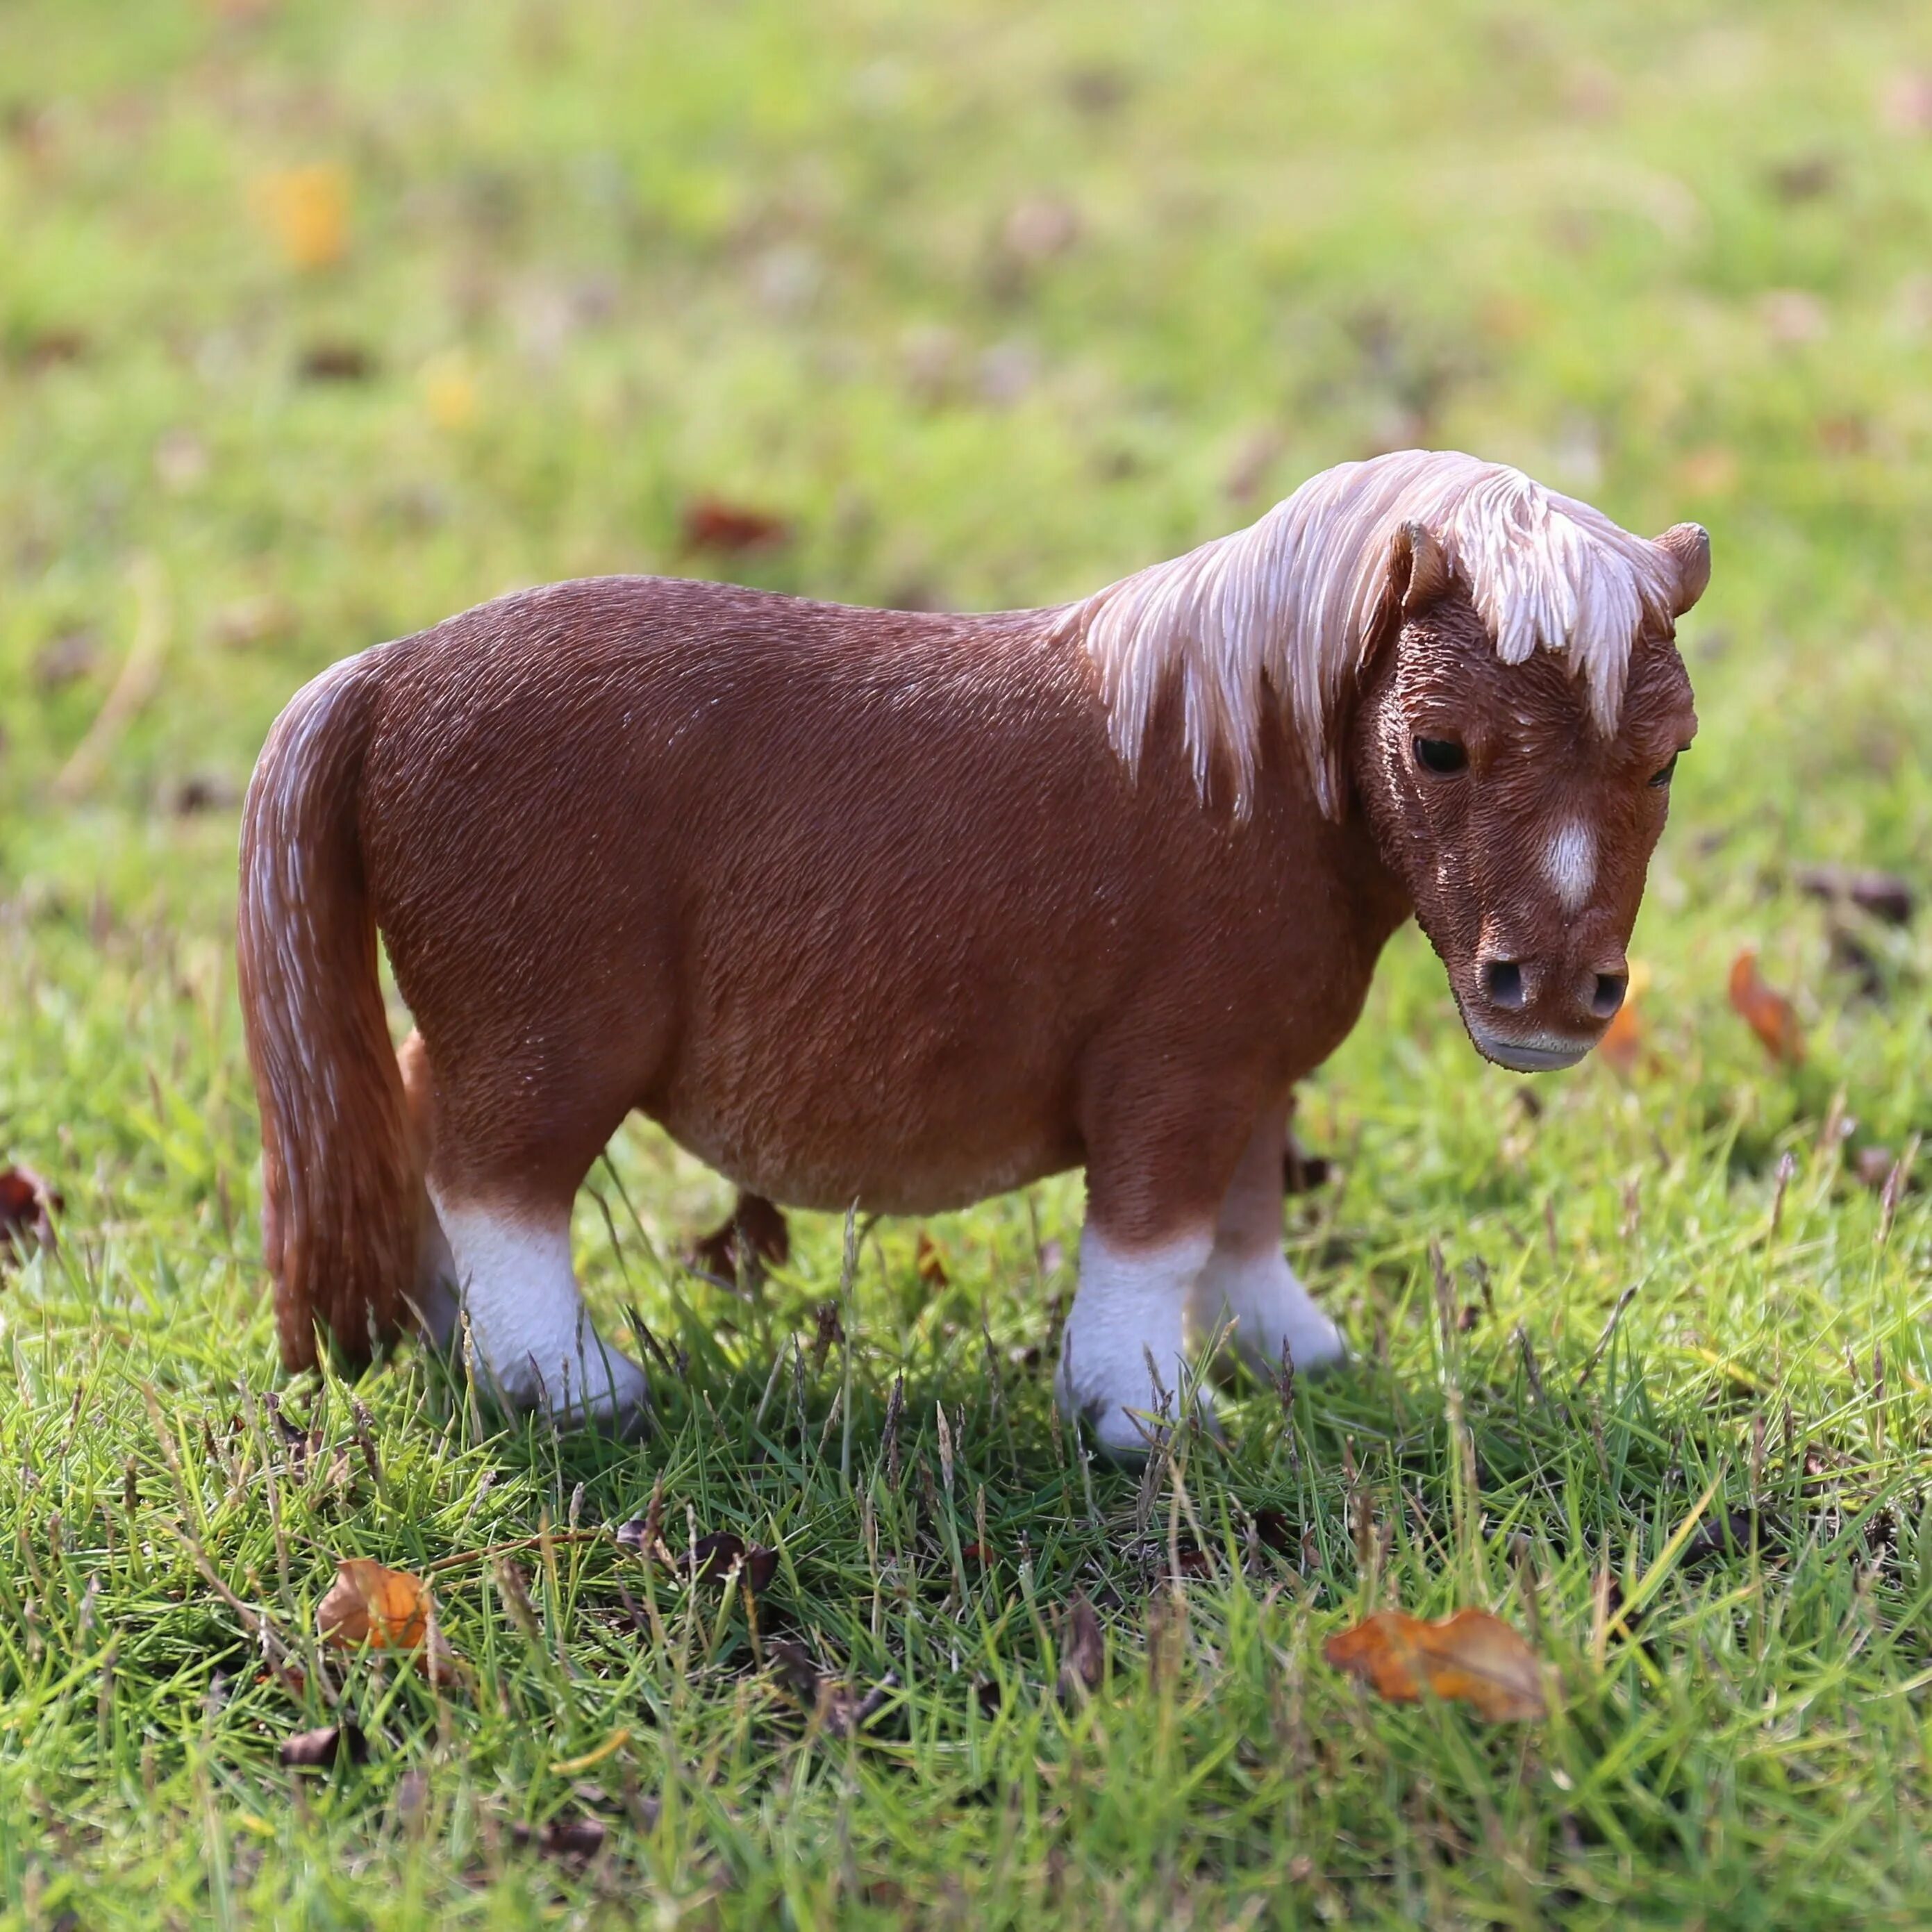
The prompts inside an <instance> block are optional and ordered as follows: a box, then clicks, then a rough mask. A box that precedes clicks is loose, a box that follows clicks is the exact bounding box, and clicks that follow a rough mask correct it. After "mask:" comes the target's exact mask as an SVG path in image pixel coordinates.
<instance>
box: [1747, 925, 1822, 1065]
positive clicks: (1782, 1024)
mask: <svg viewBox="0 0 1932 1932" xmlns="http://www.w3.org/2000/svg"><path fill="white" fill-rule="evenodd" d="M1731 1004H1732V1006H1733V1008H1735V1009H1736V1012H1737V1013H1738V1014H1739V1017H1740V1018H1742V1019H1743V1020H1744V1022H1745V1024H1746V1025H1748V1026H1749V1027H1750V1028H1751V1031H1752V1032H1753V1033H1754V1034H1757V1037H1758V1038H1759V1040H1760V1041H1761V1042H1762V1043H1763V1046H1764V1050H1765V1052H1767V1053H1768V1054H1769V1055H1771V1057H1772V1059H1774V1060H1776V1061H1782V1062H1783V1063H1784V1064H1786V1065H1787V1066H1790V1067H1796V1066H1797V1065H1799V1063H1800V1062H1802V1061H1803V1059H1804V1058H1805V1031H1804V1028H1802V1027H1801V1026H1800V1025H1799V1022H1798V1010H1797V1008H1796V1007H1794V1006H1793V1004H1791V1002H1790V1001H1789V1000H1787V998H1785V997H1784V995H1783V994H1782V993H1781V992H1779V991H1778V989H1777V988H1776V987H1775V986H1772V984H1771V983H1769V981H1768V980H1766V979H1765V978H1764V977H1763V975H1762V974H1760V972H1759V971H1758V970H1757V949H1756V948H1755V947H1750V946H1747V947H1745V950H1743V951H1742V953H1739V955H1738V956H1737V957H1736V959H1733V961H1732V962H1731Z"/></svg>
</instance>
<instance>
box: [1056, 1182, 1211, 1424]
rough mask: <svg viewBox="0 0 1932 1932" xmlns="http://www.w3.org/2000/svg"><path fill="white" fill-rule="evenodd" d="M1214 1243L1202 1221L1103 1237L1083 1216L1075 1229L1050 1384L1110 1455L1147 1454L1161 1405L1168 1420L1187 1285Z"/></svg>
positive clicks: (1175, 1393) (1175, 1395) (1176, 1397)
mask: <svg viewBox="0 0 1932 1932" xmlns="http://www.w3.org/2000/svg"><path fill="white" fill-rule="evenodd" d="M1213 1247H1214V1236H1213V1235H1211V1233H1210V1232H1208V1229H1205V1228H1203V1229H1199V1230H1198V1231H1197V1232H1192V1233H1184V1234H1179V1235H1175V1236H1174V1237H1172V1238H1170V1239H1169V1240H1166V1241H1155V1242H1153V1243H1151V1244H1146V1245H1142V1246H1136V1245H1133V1244H1129V1243H1126V1242H1124V1241H1120V1240H1119V1239H1118V1238H1112V1237H1110V1236H1109V1234H1108V1232H1107V1231H1106V1229H1105V1228H1103V1227H1102V1226H1099V1225H1098V1224H1097V1223H1096V1222H1095V1221H1094V1220H1093V1219H1092V1218H1091V1217H1090V1218H1089V1219H1088V1223H1087V1226H1085V1229H1082V1232H1081V1236H1080V1285H1079V1288H1078V1289H1076V1292H1075V1294H1074V1297H1073V1308H1072V1310H1070V1312H1069V1313H1068V1315H1067V1328H1066V1330H1065V1332H1064V1334H1062V1335H1061V1342H1060V1371H1059V1373H1058V1376H1057V1377H1056V1378H1055V1383H1054V1393H1055V1396H1056V1397H1058V1400H1059V1403H1060V1406H1061V1409H1062V1410H1063V1411H1064V1412H1065V1413H1066V1414H1067V1415H1069V1416H1070V1417H1073V1418H1076V1419H1079V1420H1084V1421H1087V1422H1088V1423H1089V1424H1091V1425H1092V1427H1093V1430H1094V1435H1095V1436H1097V1438H1098V1439H1099V1441H1100V1446H1101V1448H1103V1449H1104V1450H1105V1451H1107V1453H1108V1454H1109V1455H1112V1456H1121V1457H1127V1456H1138V1455H1144V1454H1145V1453H1146V1451H1147V1449H1148V1444H1149V1442H1150V1440H1151V1438H1152V1437H1153V1436H1154V1434H1155V1433H1157V1431H1158V1430H1160V1427H1161V1426H1162V1425H1161V1422H1160V1419H1159V1418H1160V1417H1161V1415H1162V1414H1163V1411H1165V1413H1166V1418H1168V1420H1169V1421H1172V1418H1174V1416H1175V1414H1176V1412H1178V1408H1179V1405H1180V1402H1181V1374H1182V1370H1183V1367H1184V1365H1185V1364H1186V1362H1187V1298H1188V1293H1189V1291H1190V1289H1192V1288H1193V1285H1194V1280H1195V1277H1196V1276H1197V1275H1199V1273H1200V1272H1201V1269H1202V1264H1203V1263H1204V1262H1206V1260H1207V1259H1208V1254H1209V1253H1210V1251H1211V1249H1212V1248H1213Z"/></svg>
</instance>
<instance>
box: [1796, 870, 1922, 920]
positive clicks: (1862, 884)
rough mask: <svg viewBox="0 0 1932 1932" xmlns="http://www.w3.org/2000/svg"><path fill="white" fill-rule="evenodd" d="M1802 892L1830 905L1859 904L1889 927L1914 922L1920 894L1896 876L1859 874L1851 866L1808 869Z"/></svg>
mask: <svg viewBox="0 0 1932 1932" xmlns="http://www.w3.org/2000/svg"><path fill="white" fill-rule="evenodd" d="M1798 886H1799V890H1800V891H1801V892H1805V893H1808V895H1810V896H1811V898H1814V899H1823V900H1824V901H1826V902H1827V904H1851V905H1855V906H1856V907H1858V910H1860V911H1861V912H1868V913H1870V914H1871V916H1873V918H1874V919H1882V920H1883V921H1884V922H1885V924H1886V925H1888V926H1905V925H1908V924H1909V923H1910V922H1911V919H1912V912H1913V910H1914V909H1915V904H1916V895H1915V893H1914V892H1913V891H1912V887H1911V886H1910V885H1909V883H1907V882H1906V880H1903V879H1901V878H1900V877H1898V876H1897V874H1896V873H1893V872H1878V871H1856V870H1854V869H1853V868H1852V867H1850V866H1847V865H1808V866H1807V867H1806V868H1805V870H1804V871H1802V872H1800V873H1799V874H1798Z"/></svg>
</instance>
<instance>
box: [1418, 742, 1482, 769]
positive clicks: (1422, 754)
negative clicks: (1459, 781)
mask: <svg viewBox="0 0 1932 1932" xmlns="http://www.w3.org/2000/svg"><path fill="white" fill-rule="evenodd" d="M1415 762H1416V763H1418V765H1420V766H1421V767H1422V768H1423V769H1424V771H1429V772H1441V773H1442V774H1443V775H1445V777H1446V776H1447V775H1448V774H1449V773H1450V772H1460V770H1461V769H1463V766H1465V765H1466V764H1467V763H1469V753H1468V752H1467V751H1464V750H1463V747H1462V746H1461V745H1459V744H1457V742H1456V741H1455V739H1454V738H1418V739H1416V741H1415Z"/></svg>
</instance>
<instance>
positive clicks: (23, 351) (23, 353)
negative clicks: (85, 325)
mask: <svg viewBox="0 0 1932 1932" xmlns="http://www.w3.org/2000/svg"><path fill="white" fill-rule="evenodd" d="M92 346H93V345H92V344H91V343H90V342H89V341H88V339H87V338H86V336H85V335H83V334H82V333H81V332H80V330H79V329H42V330H41V331H40V333H39V334H38V335H31V336H29V337H28V338H27V340H26V341H25V342H23V344H21V345H20V348H19V350H18V351H17V358H18V359H19V360H20V362H23V363H24V364H25V365H26V366H27V368H29V369H31V370H34V371H40V370H42V369H52V368H57V367H58V365H61V364H62V363H64V362H80V361H82V360H83V359H84V358H85V357H86V355H87V353H88V352H89V350H90V349H91V348H92Z"/></svg>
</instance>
